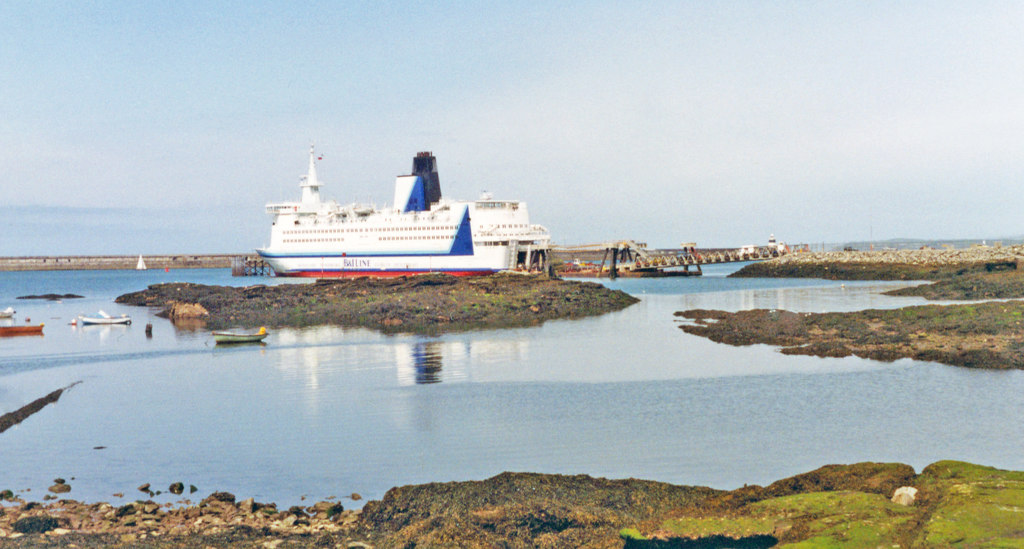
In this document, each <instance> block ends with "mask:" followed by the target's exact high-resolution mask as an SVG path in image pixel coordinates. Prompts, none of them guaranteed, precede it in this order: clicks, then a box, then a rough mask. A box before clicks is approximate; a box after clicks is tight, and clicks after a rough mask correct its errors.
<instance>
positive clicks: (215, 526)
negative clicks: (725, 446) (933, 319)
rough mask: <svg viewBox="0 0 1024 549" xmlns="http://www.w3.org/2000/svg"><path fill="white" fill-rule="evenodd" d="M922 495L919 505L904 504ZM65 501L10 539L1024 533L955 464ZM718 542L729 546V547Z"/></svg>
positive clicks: (893, 542)
mask: <svg viewBox="0 0 1024 549" xmlns="http://www.w3.org/2000/svg"><path fill="white" fill-rule="evenodd" d="M910 493H914V495H915V497H914V498H913V505H904V504H903V503H904V502H906V501H907V495H908V494H910ZM228 496H230V494H227V493H219V495H217V496H215V497H208V498H205V499H204V500H203V503H200V504H198V505H191V504H188V505H185V506H181V507H174V506H172V505H170V504H164V505H160V504H157V503H155V502H152V501H137V502H133V503H129V504H126V505H123V506H121V507H113V506H111V505H110V504H107V503H93V504H86V503H79V502H76V501H72V500H61V501H58V502H53V503H49V504H42V505H41V504H34V503H22V504H20V505H15V506H3V507H0V544H2V545H3V546H4V547H70V546H77V547H83V548H90V547H109V546H118V547H143V548H145V547H150V548H163V547H203V548H206V547H216V548H221V547H268V548H270V547H272V548H291V547H362V548H366V547H380V548H390V547H508V548H527V547H531V548H532V547H596V548H608V549H613V548H614V549H619V548H621V547H623V545H624V544H625V546H626V547H631V548H632V547H635V548H640V547H648V548H649V547H769V546H772V545H773V544H774V543H776V542H778V543H780V544H783V545H785V544H801V543H811V544H815V545H822V546H832V545H843V546H848V547H879V546H881V547H894V546H898V547H949V546H963V547H981V546H985V547H996V546H999V547H1002V546H1012V545H1013V544H1014V543H1017V542H1018V541H1019V536H1020V521H1019V517H1018V515H1019V509H1020V508H1022V507H1024V472H1016V471H1004V470H999V469H994V468H991V467H982V466H978V465H972V464H969V463H963V462H956V461H942V462H938V463H934V464H932V465H929V466H928V467H926V468H925V469H924V470H923V471H922V472H921V473H920V474H916V473H915V472H914V470H913V468H911V467H910V466H908V465H904V464H899V463H856V464H852V465H828V466H825V467H821V468H819V469H817V470H814V471H810V472H808V473H804V474H800V475H796V476H793V477H790V478H786V479H783V480H779V481H777V482H774V483H772V484H770V485H768V486H764V487H762V486H755V485H751V486H744V487H742V488H738V489H736V490H731V491H724V490H715V489H711V488H705V487H696V486H676V485H671V484H666V483H661V482H652V481H644V480H636V479H625V480H609V479H603V478H594V477H590V476H586V475H550V474H533V473H502V474H500V475H497V476H495V477H492V478H489V479H486V480H483V481H466V482H443V483H430V484H421V485H415V486H404V487H400V488H393V489H392V490H389V491H388V493H387V494H386V495H385V496H384V498H382V499H381V500H380V501H371V502H369V503H367V505H366V507H365V508H364V509H363V510H362V511H361V512H360V511H349V510H345V509H343V508H342V506H341V505H340V504H339V503H336V502H328V501H322V502H318V503H316V504H313V505H311V506H308V507H298V508H293V509H289V510H288V511H279V510H278V509H277V506H276V505H274V504H270V503H268V504H264V503H257V502H255V501H254V500H253V499H252V498H247V499H245V500H243V501H241V502H240V503H237V504H236V503H233V502H232V501H229V500H233V499H234V497H233V496H232V497H228ZM716 544H717V545H716Z"/></svg>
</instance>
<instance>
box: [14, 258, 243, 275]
mask: <svg viewBox="0 0 1024 549" xmlns="http://www.w3.org/2000/svg"><path fill="white" fill-rule="evenodd" d="M248 255H250V254H178V255H143V256H142V260H143V261H144V262H145V263H146V268H148V269H229V268H231V266H232V264H233V263H234V262H238V261H243V260H244V259H245V258H246V257H248ZM138 262H139V256H137V255H132V256H128V255H79V256H25V257H0V271H90V270H114V269H134V268H135V266H136V264H138Z"/></svg>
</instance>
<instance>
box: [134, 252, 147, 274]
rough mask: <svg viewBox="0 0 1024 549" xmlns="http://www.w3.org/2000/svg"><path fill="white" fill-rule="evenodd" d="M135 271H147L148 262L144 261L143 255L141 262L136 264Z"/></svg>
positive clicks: (140, 257) (140, 258)
mask: <svg viewBox="0 0 1024 549" xmlns="http://www.w3.org/2000/svg"><path fill="white" fill-rule="evenodd" d="M135 270H136V271H145V270H146V262H145V261H143V260H142V256H141V255H140V256H139V262H138V263H136V264H135Z"/></svg>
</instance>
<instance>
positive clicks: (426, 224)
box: [257, 147, 551, 277]
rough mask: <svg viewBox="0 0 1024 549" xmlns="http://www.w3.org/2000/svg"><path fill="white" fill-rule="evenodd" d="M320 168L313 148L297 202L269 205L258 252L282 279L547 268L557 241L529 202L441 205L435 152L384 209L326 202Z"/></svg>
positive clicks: (405, 178) (424, 156)
mask: <svg viewBox="0 0 1024 549" xmlns="http://www.w3.org/2000/svg"><path fill="white" fill-rule="evenodd" d="M317 161H318V157H317V156H316V153H315V151H314V150H313V148H312V147H311V148H310V153H309V169H308V172H307V174H306V175H305V176H303V177H302V180H301V183H300V185H299V187H300V188H301V189H302V195H301V198H300V200H299V201H297V202H278V203H271V204H267V213H269V214H271V215H272V216H273V217H274V222H273V226H272V228H271V232H270V245H268V246H267V247H266V248H262V249H259V250H257V252H258V253H259V254H260V255H261V256H262V257H263V258H264V260H265V261H266V262H267V263H269V264H270V266H271V267H273V269H274V272H275V273H277V275H278V276H305V277H344V276H402V275H409V274H419V273H430V272H441V273H448V274H452V275H457V276H466V275H481V274H491V273H495V272H498V271H503V270H539V269H543V268H544V267H545V266H546V263H547V259H548V249H549V247H550V243H551V236H550V234H549V233H548V230H547V229H545V228H544V227H542V226H540V225H533V224H531V223H530V219H529V214H528V213H527V209H526V204H525V203H524V202H520V201H517V200H495V199H493V198H492V197H491V196H490V195H488V194H486V193H485V194H484V195H483V196H481V197H480V199H478V200H474V201H449V200H445V199H443V198H442V197H441V184H440V179H439V177H438V172H437V159H436V158H435V157H434V155H433V154H431V153H429V152H421V153H418V154H417V155H416V157H415V158H413V167H412V173H411V174H410V175H402V176H398V177H397V178H396V179H395V195H394V196H395V200H394V206H392V207H386V208H381V209H378V208H375V207H373V206H367V205H363V204H356V203H353V204H349V205H344V206H343V205H340V204H338V203H337V202H335V201H333V200H329V201H325V200H322V199H321V197H320V187H321V183H320V180H319V179H318V178H317V173H316V166H317Z"/></svg>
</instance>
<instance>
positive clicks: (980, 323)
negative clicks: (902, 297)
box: [675, 301, 1024, 369]
mask: <svg viewBox="0 0 1024 549" xmlns="http://www.w3.org/2000/svg"><path fill="white" fill-rule="evenodd" d="M675 314H676V316H678V317H682V318H685V319H689V320H691V321H692V322H689V323H684V324H681V325H680V326H679V328H680V329H682V330H683V331H685V332H687V333H690V334H694V335H699V336H702V337H706V338H708V339H710V340H712V341H716V342H718V343H726V344H729V345H753V344H757V343H763V344H768V345H778V346H780V347H782V352H783V353H784V354H792V355H812V356H820V357H844V356H850V355H855V356H859V357H862V358H870V359H874V360H883V361H893V360H897V359H900V358H912V359H916V360H924V361H934V362H941V363H943V364H949V365H953V366H966V367H970V368H986V369H1014V368H1015V369H1022V368H1024V354H1022V353H1021V352H1020V349H1021V348H1024V302H1020V301H1009V302H989V303H977V304H971V305H946V306H941V305H925V306H915V307H904V308H902V309H868V310H865V311H856V312H844V313H795V312H791V311H784V310H775V309H771V310H767V309H755V310H748V311H737V312H726V311H715V310H705V309H694V310H689V311H681V312H677V313H675Z"/></svg>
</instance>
